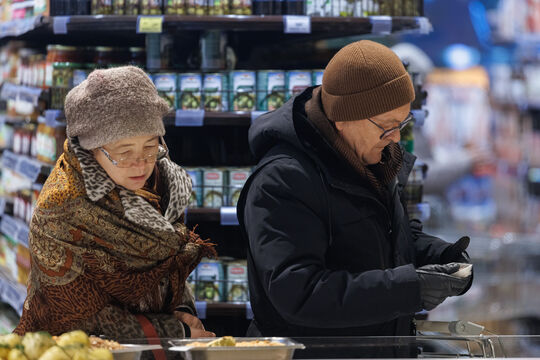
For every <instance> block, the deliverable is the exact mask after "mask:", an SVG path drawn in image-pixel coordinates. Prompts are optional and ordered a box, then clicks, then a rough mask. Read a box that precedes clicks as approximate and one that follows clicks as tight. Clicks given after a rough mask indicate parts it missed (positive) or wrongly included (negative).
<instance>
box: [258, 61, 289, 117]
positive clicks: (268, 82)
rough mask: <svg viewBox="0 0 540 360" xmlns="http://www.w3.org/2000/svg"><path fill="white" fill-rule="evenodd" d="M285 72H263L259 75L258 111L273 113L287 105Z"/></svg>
mask: <svg viewBox="0 0 540 360" xmlns="http://www.w3.org/2000/svg"><path fill="white" fill-rule="evenodd" d="M285 97H286V96H285V71H279V70H261V71H259V72H258V73H257V109H258V110H262V111H272V110H276V109H278V108H280V107H281V106H283V104H284V103H285Z"/></svg>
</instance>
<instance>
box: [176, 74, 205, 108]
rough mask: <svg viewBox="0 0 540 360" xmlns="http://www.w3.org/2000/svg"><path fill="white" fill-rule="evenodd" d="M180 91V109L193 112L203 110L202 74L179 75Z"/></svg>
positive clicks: (178, 105)
mask: <svg viewBox="0 0 540 360" xmlns="http://www.w3.org/2000/svg"><path fill="white" fill-rule="evenodd" d="M178 89H179V91H180V94H179V97H178V104H177V107H178V108H179V109H183V110H193V109H200V108H201V89H202V76H201V74H195V73H187V74H179V75H178Z"/></svg>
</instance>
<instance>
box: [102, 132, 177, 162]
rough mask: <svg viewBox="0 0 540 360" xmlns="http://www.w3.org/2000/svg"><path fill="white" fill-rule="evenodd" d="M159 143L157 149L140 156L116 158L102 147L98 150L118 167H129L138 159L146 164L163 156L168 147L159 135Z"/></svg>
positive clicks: (166, 152)
mask: <svg viewBox="0 0 540 360" xmlns="http://www.w3.org/2000/svg"><path fill="white" fill-rule="evenodd" d="M159 139H160V142H161V144H159V145H158V147H157V149H152V150H150V151H146V152H144V153H143V156H142V157H120V158H118V159H116V160H115V159H113V158H112V157H111V154H109V152H108V151H107V150H105V149H104V148H102V147H100V148H99V150H101V152H102V153H103V154H104V155H105V156H106V157H107V159H109V161H110V162H111V163H112V164H113V165H114V166H116V167H118V168H130V167H132V166H135V165H137V164H138V163H139V162H140V161H143V162H144V163H146V164H151V163H153V162H156V161H158V160H161V159H163V158H165V157H166V156H167V155H168V154H169V149H168V148H167V145H166V144H165V140H163V137H162V136H160V137H159Z"/></svg>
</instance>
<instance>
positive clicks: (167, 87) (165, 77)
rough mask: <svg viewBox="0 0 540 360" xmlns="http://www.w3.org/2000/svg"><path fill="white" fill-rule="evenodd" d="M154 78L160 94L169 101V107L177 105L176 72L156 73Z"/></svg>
mask: <svg viewBox="0 0 540 360" xmlns="http://www.w3.org/2000/svg"><path fill="white" fill-rule="evenodd" d="M152 80H153V81H154V84H155V85H156V89H157V91H158V94H159V96H161V97H162V98H163V99H164V100H165V101H166V102H167V105H169V107H171V108H174V107H175V106H176V74H172V73H167V74H165V73H161V74H154V76H152Z"/></svg>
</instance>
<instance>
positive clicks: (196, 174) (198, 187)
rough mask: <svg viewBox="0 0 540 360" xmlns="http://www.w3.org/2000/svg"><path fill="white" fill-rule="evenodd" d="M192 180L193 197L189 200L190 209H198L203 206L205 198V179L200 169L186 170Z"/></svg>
mask: <svg viewBox="0 0 540 360" xmlns="http://www.w3.org/2000/svg"><path fill="white" fill-rule="evenodd" d="M184 170H186V173H187V174H188V175H189V177H190V178H191V197H190V198H189V205H188V206H189V207H190V208H197V207H201V206H202V198H203V181H202V180H203V179H202V170H201V169H200V168H184Z"/></svg>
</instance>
